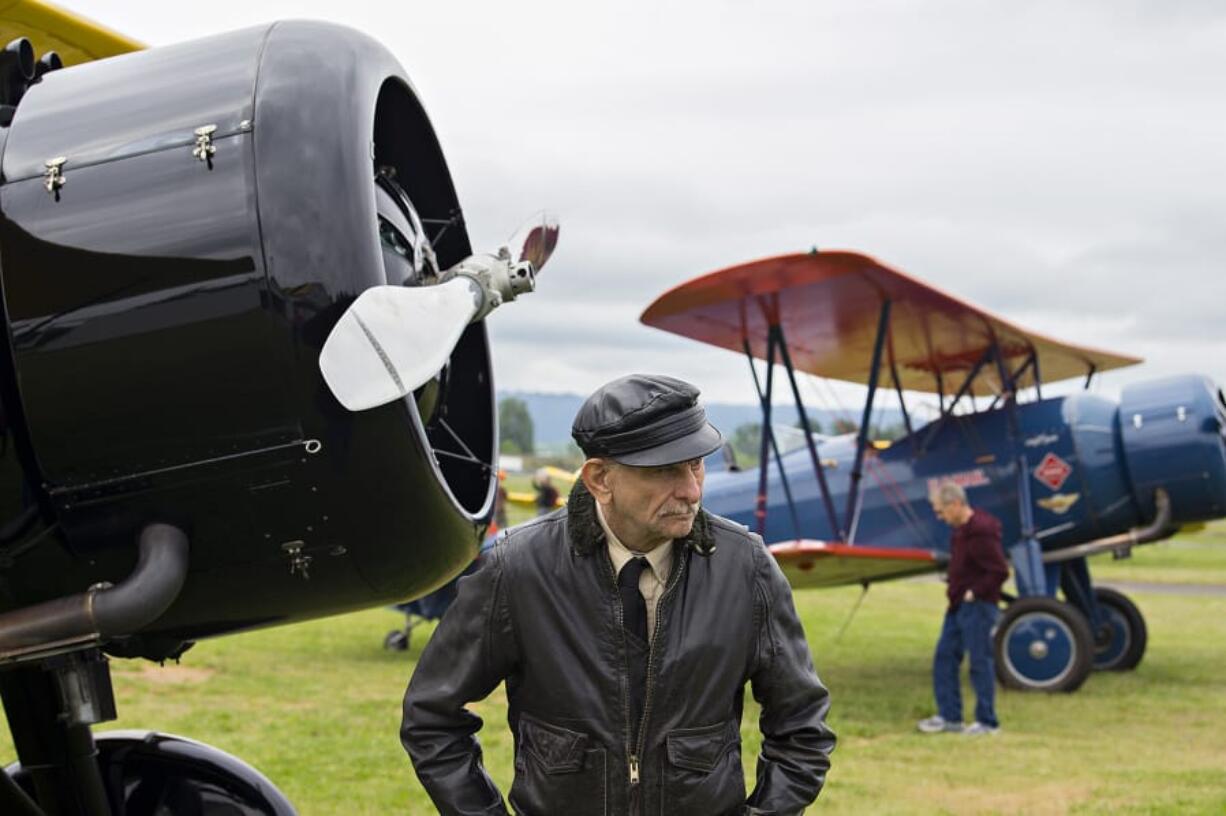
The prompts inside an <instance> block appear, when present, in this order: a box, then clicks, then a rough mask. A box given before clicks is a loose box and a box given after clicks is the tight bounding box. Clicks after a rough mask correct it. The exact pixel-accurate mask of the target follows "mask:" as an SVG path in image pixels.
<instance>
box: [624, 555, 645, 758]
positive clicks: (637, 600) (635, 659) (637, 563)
mask: <svg viewBox="0 0 1226 816" xmlns="http://www.w3.org/2000/svg"><path fill="white" fill-rule="evenodd" d="M647 566H648V565H647V559H646V558H631V559H630V560H629V561H627V562H626V564H625V565H624V566H623V567H622V569H621V572H619V573H618V574H617V590H618V593H619V594H620V595H621V599H622V628H624V629H625V630H626V668H627V669H628V670H629V671H630V677H629V678H628V680H629V683H628V688H627V691H628V692H629V696H630V699H629V700H628V702H629V703H630V740H631V742H633V743H635V744H637V743H638V733H639V718H641V717H642V716H643V698H644V696H645V695H646V693H647V657H648V650H649V648H650V647H649V646H648V642H647V601H645V600H643V593H641V592H639V576H641V575H642V574H643V570H645V569H647Z"/></svg>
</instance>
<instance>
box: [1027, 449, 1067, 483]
mask: <svg viewBox="0 0 1226 816" xmlns="http://www.w3.org/2000/svg"><path fill="white" fill-rule="evenodd" d="M1032 472H1033V473H1034V477H1035V478H1036V479H1038V480H1039V481H1040V482H1042V483H1043V484H1045V485H1047V486H1048V487H1050V488H1051V489H1052V490H1059V489H1060V488H1061V487H1063V486H1064V482H1065V480H1066V479H1068V477H1069V474H1071V473H1072V472H1073V466H1072V465H1070V464H1069V463H1068V462H1066V461H1064V460H1063V459H1061V458H1060V457H1059V456H1056V454H1054V453H1048V454H1047V455H1046V456H1044V457H1043V461H1041V462H1039V465H1038V467H1036V468H1035V469H1034V470H1033V471H1032Z"/></svg>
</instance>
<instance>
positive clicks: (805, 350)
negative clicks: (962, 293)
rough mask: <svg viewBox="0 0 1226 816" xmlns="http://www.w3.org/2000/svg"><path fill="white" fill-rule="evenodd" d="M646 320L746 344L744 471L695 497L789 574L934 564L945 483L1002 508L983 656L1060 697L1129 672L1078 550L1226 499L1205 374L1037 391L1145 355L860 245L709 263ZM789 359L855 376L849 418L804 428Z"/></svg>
mask: <svg viewBox="0 0 1226 816" xmlns="http://www.w3.org/2000/svg"><path fill="white" fill-rule="evenodd" d="M642 321H643V322H644V323H645V324H647V325H649V326H654V327H656V328H660V329H663V330H666V331H670V332H673V333H676V334H680V335H683V336H685V337H690V338H693V339H696V340H700V341H702V342H705V343H710V344H712V345H715V346H719V347H722V348H726V349H729V350H732V351H736V352H739V353H740V354H742V355H745V356H746V357H747V358H748V360H749V364H750V370H751V372H752V376H753V380H754V385H755V388H756V390H757V393H758V399H759V401H760V404H761V406H762V414H763V422H762V427H763V429H764V433H763V434H762V449H761V456H760V466H759V467H758V468H757V469H756V471H757V472H756V473H755V472H746V471H740V472H738V471H736V469H735V468H731V469H730V470H729V471H728V472H714V473H710V474H709V475H708V477H707V483H706V489H705V495H704V504H705V506H706V507H707V508H709V509H710V510H712V511H713V512H715V513H719V514H720V515H724V516H727V517H729V518H732V519H735V520H737V521H740V522H742V523H744V524H746V525H748V526H749V527H750V528H751V529H755V530H756V531H757V532H759V533H761V534H762V535H763V536H764V537H765V539H766V541H767V542H768V543H769V544H770V545H771V550H772V552H773V553H774V555H775V557H776V558H777V559H778V560H779V562H780V564H781V565H782V567H783V569H784V572H785V573H786V574H787V576H788V579H789V580H790V581H791V582H792V584H793V586H795V587H797V588H802V587H823V586H834V585H839V584H850V583H862V584H864V585H865V586H866V587H867V585H868V584H869V583H870V582H873V581H880V580H885V579H889V578H898V577H902V576H908V575H915V574H919V573H923V572H931V571H937V570H940V569H941V568H942V566H943V564H944V562H945V560H946V558H947V556H948V547H949V529H948V528H947V527H945V526H944V525H943V524H942V523H941V522H940V521H939V520H938V519H937V518H936V516H935V514H934V513H933V511H932V509H931V507H930V504H929V496H930V493H931V492H932V490H933V489H934V487H935V486H936V485H937V484H939V483H940V482H941V481H942V480H946V479H951V480H953V481H955V482H956V483H958V484H960V485H962V486H963V487H964V488H966V490H967V493H968V497H969V500H970V502H971V504H972V505H974V506H977V507H982V508H984V509H986V510H988V511H989V512H991V513H993V514H994V515H996V516H997V517H999V518H1000V519H1001V521H1002V523H1003V526H1004V535H1005V543H1006V550H1007V554H1008V556H1009V559H1010V561H1011V562H1012V565H1013V568H1014V578H1015V583H1016V586H1017V592H1018V595H1019V596H1020V597H1017V598H1013V597H1010V598H1009V606H1008V609H1007V610H1006V611H1005V613H1004V615H1002V618H1001V622H1000V625H999V627H998V630H997V634H996V655H997V661H996V665H997V671H998V674H999V676H1000V680H1001V681H1002V683H1004V684H1006V685H1008V686H1011V687H1014V688H1022V689H1038V690H1047V691H1072V690H1074V689H1076V688H1078V687H1079V686H1080V685H1081V684H1082V683H1083V682H1084V681H1085V679H1086V677H1087V676H1088V674H1089V672H1090V671H1091V670H1092V669H1117V670H1120V669H1131V668H1133V667H1135V666H1136V665H1137V664H1138V663H1139V662H1140V661H1141V658H1142V655H1143V654H1144V651H1145V644H1146V627H1145V621H1144V618H1143V617H1142V616H1141V613H1140V612H1139V611H1138V610H1137V608H1136V606H1135V605H1134V604H1133V603H1132V602H1131V601H1130V600H1129V599H1128V598H1127V597H1126V596H1124V595H1123V594H1121V593H1119V592H1117V591H1114V590H1111V589H1108V588H1106V587H1097V586H1094V585H1093V583H1092V582H1091V579H1090V569H1089V564H1088V562H1087V557H1088V556H1091V555H1094V554H1095V553H1101V552H1112V553H1114V554H1115V555H1116V556H1117V557H1123V556H1126V555H1128V554H1129V552H1130V550H1131V548H1132V547H1133V546H1135V545H1138V544H1143V543H1147V542H1151V541H1157V540H1160V539H1163V538H1166V537H1169V536H1170V535H1172V534H1173V533H1175V532H1176V531H1177V530H1178V529H1179V528H1180V527H1181V526H1182V525H1187V524H1191V523H1195V522H1202V521H1205V520H1208V519H1214V518H1219V517H1222V516H1223V515H1226V398H1224V397H1223V394H1222V391H1221V390H1219V389H1218V388H1217V387H1216V386H1215V385H1214V384H1213V383H1212V382H1211V381H1210V380H1208V379H1206V378H1204V377H1198V376H1184V377H1175V378H1168V379H1164V380H1159V381H1154V382H1147V383H1138V384H1135V385H1131V386H1129V387H1127V388H1124V389H1123V391H1122V393H1121V396H1120V400H1119V402H1115V401H1112V400H1109V399H1105V398H1103V397H1101V396H1098V395H1095V394H1093V393H1090V392H1089V391H1087V390H1084V389H1083V390H1082V391H1081V392H1078V393H1074V394H1073V395H1071V396H1062V397H1054V398H1052V397H1048V398H1046V399H1045V398H1044V397H1043V393H1042V386H1043V383H1044V382H1054V381H1058V380H1066V379H1069V378H1072V377H1079V378H1084V380H1085V385H1086V387H1087V388H1088V386H1089V384H1090V382H1091V380H1092V378H1093V377H1094V376H1095V375H1096V374H1097V373H1098V372H1102V371H1106V370H1108V369H1114V368H1119V367H1122V366H1127V365H1132V364H1134V363H1139V362H1140V360H1139V359H1137V358H1134V357H1127V356H1124V355H1120V354H1114V353H1110V352H1105V351H1100V350H1097V349H1091V348H1086V347H1082V346H1076V345H1072V344H1068V343H1062V342H1058V341H1055V340H1052V339H1049V338H1047V337H1043V336H1041V335H1039V334H1036V333H1034V332H1029V331H1025V330H1023V329H1020V328H1018V327H1016V326H1014V325H1013V324H1011V323H1009V322H1008V321H1006V320H1004V319H1002V318H1000V317H997V316H995V315H993V314H991V313H989V312H987V311H986V310H984V309H980V308H978V307H975V306H973V305H971V304H968V303H966V302H965V301H962V300H959V299H957V298H955V297H953V296H951V295H948V294H946V293H944V292H941V291H939V290H937V289H935V288H933V287H931V286H928V285H926V284H924V283H922V282H920V281H918V280H915V279H914V278H911V277H909V276H907V275H905V274H903V273H901V272H898V271H897V270H894V269H891V268H890V267H888V266H885V265H884V264H881V263H879V262H878V261H876V260H874V259H872V258H870V257H867V256H865V255H861V254H858V253H853V252H820V253H819V252H816V251H815V252H811V253H807V254H796V255H786V256H780V257H774V258H768V259H764V260H760V261H755V262H752V263H748V264H743V265H739V266H735V267H731V268H728V269H724V270H721V271H718V272H714V273H711V274H709V275H705V276H702V277H699V278H696V279H694V280H691V281H689V282H687V283H685V284H682V285H681V286H678V287H676V288H674V289H672V290H670V291H669V292H666V293H665V294H663V295H661V296H660V297H659V298H658V299H657V300H656V301H655V302H654V303H652V304H651V305H650V306H649V307H648V308H647V310H646V311H645V312H644V313H643V315H642ZM756 361H765V364H766V365H765V369H764V371H762V373H761V374H760V373H759V368H760V366H759V364H758V363H757V362H756ZM777 366H782V369H783V373H784V374H786V377H787V387H788V388H790V391H791V393H792V396H793V398H794V399H795V401H796V406H797V409H798V412H799V414H800V417H801V422H802V423H803V424H804V432H803V434H801V436H802V437H803V440H804V441H803V443H802V444H801V445H800V446H799V448H798V449H795V450H792V451H790V452H788V451H787V450H781V445H780V439H779V438H778V432H777V431H774V430H772V427H771V411H772V397H773V395H774V392H775V390H776V388H778V385H777V384H776V380H775V372H776V368H777ZM798 371H801V372H808V373H811V374H815V375H819V376H821V377H825V378H830V379H837V380H844V381H849V382H853V383H861V384H864V385H866V386H867V387H868V392H867V398H866V400H865V402H864V406H863V413H862V419H861V421H860V424H859V431H858V432H857V433H854V434H848V435H843V436H835V437H824V436H820V435H817V434H814V433H812V432H811V429H810V428H809V427H808V425H807V422H808V420H807V418H806V414H805V410H804V404H803V401H802V399H801V392H800V389H799V388H798V387H797V380H796V372H798ZM885 389H888V390H891V391H893V392H895V394H896V395H897V398H898V401H899V406H900V408H901V413H902V417H903V420H904V423H905V425H906V431H907V433H906V435H905V436H904V437H903V438H901V439H898V440H896V441H894V442H893V443H891V444H889V445H888V447H880V446H878V445H875V444H873V442H872V441H871V440H870V439H869V427H870V420H871V417H872V416H873V409H874V404H875V402H876V401H877V400H878V398H879V397H880V394H881V391H882V390H885ZM904 392H912V393H914V392H928V393H933V394H935V395H936V398H937V400H938V403H939V406H940V408H939V411H940V413H939V417H938V418H936V419H934V420H932V421H930V422H928V423H926V424H924V425H923V426H917V425H916V424H915V423H913V422H912V415H911V413H909V412H908V406H907V401H906V399H905V396H904ZM1058 591H1059V592H1060V593H1062V595H1063V600H1060V599H1059V598H1058V596H1057V592H1058Z"/></svg>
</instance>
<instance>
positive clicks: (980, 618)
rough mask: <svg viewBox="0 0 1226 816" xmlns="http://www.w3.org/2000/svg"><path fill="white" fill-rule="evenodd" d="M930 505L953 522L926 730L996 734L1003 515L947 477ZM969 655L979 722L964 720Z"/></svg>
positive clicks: (1004, 568)
mask: <svg viewBox="0 0 1226 816" xmlns="http://www.w3.org/2000/svg"><path fill="white" fill-rule="evenodd" d="M932 509H933V510H934V511H935V512H936V514H937V516H938V517H939V518H940V519H941V520H942V521H944V522H945V523H946V524H948V525H950V526H951V527H953V528H954V533H953V536H952V538H951V539H950V545H949V587H948V589H946V595H948V596H949V608H948V609H947V610H946V612H945V622H944V624H943V625H942V626H941V636H940V638H939V639H938V640H937V649H936V654H935V655H933V658H932V690H933V693H934V695H935V697H936V701H937V714H936V716H934V717H929V718H927V719H925V720H920V723H919V730H920V731H923V732H924V733H925V734H941V733H948V732H962V733H966V734H992V733H995V732H996V731H999V730H1000V722H999V721H998V720H997V719H996V710H995V705H994V702H995V697H996V674H995V667H994V666H993V658H992V627H993V626H994V625H995V624H996V619H997V617H998V616H999V614H1000V610H999V609H998V608H997V604H998V603H1000V587H1001V585H1002V584H1004V582H1005V579H1007V578H1008V577H1009V565H1008V563H1007V562H1006V561H1005V553H1004V548H1003V547H1002V546H1001V541H1000V521H999V520H998V519H997V518H996V517H995V516H993V515H992V514H990V513H988V512H986V511H984V510H976V509H974V508H972V507H971V506H970V504H968V503H967V501H966V492H965V491H964V490H963V489H962V488H961V487H959V486H958V485H956V484H954V483H953V482H944V483H942V484H941V485H940V486H939V487H938V488H937V491H936V493H935V494H934V495H933V497H932ZM964 652H965V653H966V654H967V655H969V657H970V664H971V686H972V687H973V688H974V689H975V722H974V724H972V725H970V726H967V727H965V728H964V727H963V725H962V689H961V686H960V684H959V682H958V669H959V667H960V666H961V664H962V655H963V653H964Z"/></svg>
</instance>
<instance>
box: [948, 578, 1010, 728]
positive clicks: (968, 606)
mask: <svg viewBox="0 0 1226 816" xmlns="http://www.w3.org/2000/svg"><path fill="white" fill-rule="evenodd" d="M999 616H1000V610H999V609H997V608H996V604H994V603H990V602H988V601H963V602H962V603H960V604H958V607H957V608H956V609H952V610H950V611H948V612H946V613H945V622H944V623H943V624H942V625H941V637H940V638H939V639H938V640H937V650H936V654H935V655H933V657H932V690H933V693H934V695H935V696H936V698H937V712H938V713H939V714H940V715H941V716H942V717H944V718H945V719H946V720H947V721H948V722H961V721H962V687H961V685H960V684H959V683H958V668H959V667H960V666H961V665H962V655H963V654H964V653H965V654H967V655H969V656H970V664H971V687H972V688H973V689H975V720H976V721H977V722H981V723H983V724H984V725H991V726H993V727H995V726H998V725H1000V722H999V721H998V720H997V719H996V705H995V703H996V673H995V666H994V664H993V658H992V627H993V626H994V625H995V624H996V619H997V618H998V617H999Z"/></svg>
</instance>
